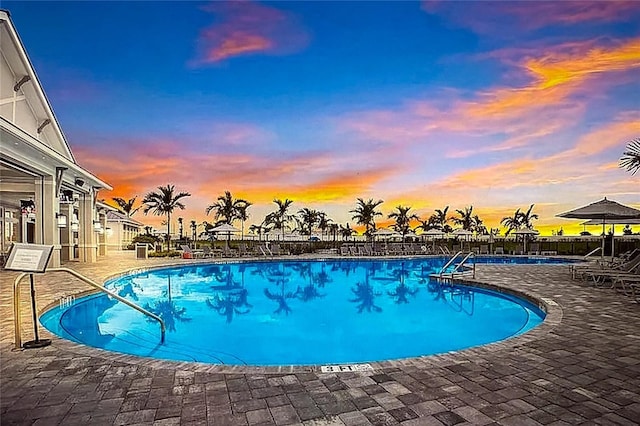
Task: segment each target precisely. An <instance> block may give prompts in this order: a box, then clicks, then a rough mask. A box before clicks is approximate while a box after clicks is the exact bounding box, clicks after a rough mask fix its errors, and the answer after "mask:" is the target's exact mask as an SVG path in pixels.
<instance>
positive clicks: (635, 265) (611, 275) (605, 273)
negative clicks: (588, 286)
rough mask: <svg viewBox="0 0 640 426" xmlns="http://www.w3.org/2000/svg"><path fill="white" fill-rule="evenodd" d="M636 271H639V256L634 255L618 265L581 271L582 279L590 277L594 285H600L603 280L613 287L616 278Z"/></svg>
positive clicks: (602, 283)
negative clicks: (631, 258)
mask: <svg viewBox="0 0 640 426" xmlns="http://www.w3.org/2000/svg"><path fill="white" fill-rule="evenodd" d="M638 272H640V256H636V257H635V258H634V259H633V260H630V261H628V262H626V263H624V264H622V265H620V266H619V267H614V268H606V269H594V270H587V271H582V279H583V281H588V280H589V279H591V281H592V282H593V284H594V285H595V286H602V285H604V283H605V282H611V283H612V284H611V287H613V283H614V280H615V279H616V278H619V277H625V276H629V275H634V274H637V273H638Z"/></svg>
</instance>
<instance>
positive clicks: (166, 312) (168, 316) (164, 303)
mask: <svg viewBox="0 0 640 426" xmlns="http://www.w3.org/2000/svg"><path fill="white" fill-rule="evenodd" d="M163 296H166V297H167V300H159V301H157V302H154V303H153V304H149V303H146V304H145V305H144V308H145V309H146V310H148V311H150V312H153V313H154V314H156V315H158V316H159V317H160V318H162V320H163V321H164V323H165V325H166V326H167V330H168V331H176V321H178V322H188V321H191V318H187V317H186V316H185V313H186V312H187V308H180V307H178V306H176V304H175V302H174V301H172V300H171V272H169V271H167V291H166V292H165V293H164V294H163ZM147 321H155V320H154V319H153V318H148V319H147Z"/></svg>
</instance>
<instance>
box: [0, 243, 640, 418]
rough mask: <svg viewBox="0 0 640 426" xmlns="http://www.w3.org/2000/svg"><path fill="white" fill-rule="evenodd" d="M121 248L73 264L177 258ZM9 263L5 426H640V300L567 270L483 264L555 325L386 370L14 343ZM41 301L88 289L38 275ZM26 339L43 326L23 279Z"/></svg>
mask: <svg viewBox="0 0 640 426" xmlns="http://www.w3.org/2000/svg"><path fill="white" fill-rule="evenodd" d="M133 256H134V254H133V253H131V252H126V253H113V254H111V255H109V256H108V257H107V258H106V259H102V260H101V261H99V262H98V263H96V264H91V265H86V264H80V263H75V264H72V265H66V266H68V267H72V268H73V269H75V270H77V271H78V272H80V273H82V274H85V275H87V276H89V277H91V278H93V279H95V280H97V281H99V282H102V280H103V279H104V278H106V277H108V276H111V275H113V274H115V273H117V272H119V271H124V270H127V269H131V268H136V267H138V268H139V267H146V266H150V265H159V264H163V263H166V262H165V261H164V260H155V259H149V260H146V261H140V260H136V259H133ZM16 276H17V274H14V273H10V272H6V271H2V272H0V286H1V288H2V291H1V292H0V325H1V329H0V361H1V362H0V363H1V367H0V368H1V369H0V423H1V424H2V425H14V424H18V425H22V424H24V425H30V424H36V425H59V424H60V425H76V424H77V425H86V424H91V425H103V424H104V425H112V424H114V425H131V424H139V425H178V424H180V425H300V424H303V425H396V424H402V425H456V424H460V425H462V424H473V425H485V424H501V425H547V424H553V425H576V424H611V425H618V424H621V425H634V424H639V422H640V304H637V303H635V302H634V301H632V300H631V299H630V298H628V297H626V296H624V295H622V294H618V293H616V292H615V291H613V290H606V289H594V288H590V287H586V286H583V285H580V284H579V283H578V282H574V281H571V279H570V274H569V269H568V267H567V266H563V265H514V266H503V265H481V266H479V267H478V281H480V282H484V283H494V284H498V285H501V286H505V287H509V288H512V289H517V290H519V291H522V292H525V293H528V294H531V295H534V296H536V297H538V298H543V299H544V300H546V301H547V303H548V304H549V308H550V314H549V316H548V318H547V321H545V323H544V324H543V325H542V326H540V327H538V328H537V329H535V330H533V331H531V332H530V333H527V334H526V335H524V336H521V337H518V338H514V339H511V340H508V341H505V342H501V343H497V344H493V345H488V346H485V347H481V348H475V349H471V350H467V351H461V352H457V353H453V354H447V355H443V356H433V357H421V358H412V359H407V360H400V361H391V362H382V363H374V364H373V366H374V371H368V372H359V373H354V372H349V373H321V372H320V370H319V368H313V367H298V368H280V369H278V368H242V367H238V368H230V367H221V366H212V365H205V364H190V363H179V362H170V361H158V360H148V359H143V358H136V357H132V356H127V355H119V354H113V353H109V352H105V351H102V350H98V349H93V348H88V347H84V346H81V345H76V344H74V343H71V342H69V341H65V340H61V339H59V338H57V337H55V336H51V335H49V334H48V333H47V332H46V330H43V329H42V328H41V329H40V330H41V337H44V338H51V339H53V344H52V345H51V346H49V347H46V348H42V349H30V350H18V351H15V350H13V347H14V334H13V333H14V325H13V300H12V290H11V289H12V287H13V280H14V279H15V277H16ZM36 287H37V291H38V294H37V300H38V308H39V309H40V310H42V309H44V308H45V307H46V306H47V305H50V304H53V303H55V304H57V303H58V300H59V299H60V297H63V296H67V295H70V294H75V293H78V292H81V291H86V290H88V287H87V286H86V284H84V283H82V282H79V281H77V280H75V279H73V278H71V277H69V276H66V275H63V274H61V273H47V274H46V275H44V276H36ZM22 289H23V291H22V292H23V295H22V298H21V310H22V313H23V314H22V316H23V340H31V339H32V333H33V326H32V324H31V311H30V303H29V294H28V280H25V281H24V283H23V285H22Z"/></svg>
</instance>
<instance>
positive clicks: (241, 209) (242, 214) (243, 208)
mask: <svg viewBox="0 0 640 426" xmlns="http://www.w3.org/2000/svg"><path fill="white" fill-rule="evenodd" d="M243 201H244V200H243ZM252 204H253V203H250V202H249V201H245V202H244V204H241V205H239V206H238V208H237V211H236V217H237V218H238V219H240V223H241V224H242V228H241V230H242V233H241V235H242V239H243V240H244V222H245V221H246V220H247V219H249V214H248V213H247V209H248V208H249V206H251V205H252Z"/></svg>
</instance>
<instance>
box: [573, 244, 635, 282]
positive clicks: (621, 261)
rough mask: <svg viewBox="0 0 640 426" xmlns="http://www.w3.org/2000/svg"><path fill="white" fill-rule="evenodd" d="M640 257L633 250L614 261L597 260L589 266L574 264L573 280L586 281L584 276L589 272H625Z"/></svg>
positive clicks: (588, 264)
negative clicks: (578, 278) (577, 278)
mask: <svg viewBox="0 0 640 426" xmlns="http://www.w3.org/2000/svg"><path fill="white" fill-rule="evenodd" d="M638 257H640V251H637V250H633V251H632V252H627V253H625V254H624V255H622V256H620V257H617V258H614V259H612V260H606V259H605V260H604V261H602V260H600V259H596V260H594V261H593V262H589V263H587V264H583V263H581V264H574V265H571V278H573V279H575V278H576V277H577V276H579V277H580V278H582V279H584V275H585V274H587V273H589V272H600V271H606V270H624V268H626V267H628V266H629V265H633V263H631V262H633V261H634V260H635V259H636V258H638Z"/></svg>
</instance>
